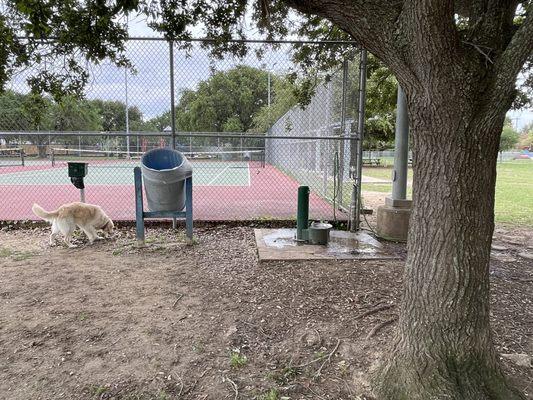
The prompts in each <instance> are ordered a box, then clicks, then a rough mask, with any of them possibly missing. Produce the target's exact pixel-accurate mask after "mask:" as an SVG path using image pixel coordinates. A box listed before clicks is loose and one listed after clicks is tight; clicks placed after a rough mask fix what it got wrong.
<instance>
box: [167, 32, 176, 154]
mask: <svg viewBox="0 0 533 400" xmlns="http://www.w3.org/2000/svg"><path fill="white" fill-rule="evenodd" d="M168 45H169V53H170V116H171V129H172V143H171V147H172V149H173V150H176V109H175V107H174V101H175V99H174V42H173V41H172V40H170V41H169V42H168Z"/></svg>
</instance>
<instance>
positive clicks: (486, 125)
mask: <svg viewBox="0 0 533 400" xmlns="http://www.w3.org/2000/svg"><path fill="white" fill-rule="evenodd" d="M450 85H451V86H453V85H454V84H453V83H452V82H450ZM451 92H454V91H453V90H451ZM469 98H470V96H464V97H463V98H461V97H456V96H453V98H450V97H449V96H446V95H444V96H442V95H441V96H440V97H439V96H428V95H427V93H426V95H425V96H424V94H423V93H417V94H414V95H413V94H411V96H410V98H409V99H408V102H409V109H410V120H411V128H412V130H413V137H414V146H413V147H414V148H413V151H414V163H413V164H414V176H413V184H414V187H413V211H412V215H411V220H410V233H409V238H408V259H407V263H406V266H405V272H404V288H403V302H402V307H401V311H400V320H399V332H398V338H397V342H396V344H395V347H394V352H393V354H392V356H391V357H388V360H389V361H388V362H387V363H386V364H385V365H384V366H383V367H382V369H381V370H380V371H379V374H378V376H377V379H376V380H375V389H376V393H377V394H378V395H379V397H378V398H379V400H389V399H390V400H393V399H394V400H400V399H409V400H422V399H424V400H428V399H447V400H450V399H455V400H504V399H505V400H513V399H522V398H523V397H522V396H521V394H520V393H519V392H517V391H516V390H515V389H514V388H512V387H511V386H510V385H508V383H507V381H506V379H505V377H504V375H503V373H502V372H501V369H500V366H499V364H498V357H497V354H496V352H495V349H494V345H493V342H492V334H491V329H490V323H489V315H490V313H489V308H490V307H489V306H490V305H489V299H490V298H489V295H488V294H489V258H490V244H491V240H492V233H493V229H494V188H495V181H496V163H497V156H498V146H499V137H500V132H501V129H502V127H503V122H504V118H505V113H506V109H504V108H502V109H500V110H494V108H492V107H487V106H486V104H483V103H482V102H481V103H479V104H478V106H477V107H467V106H466V103H468V104H469V105H470V106H471V105H472V102H471V101H470V100H469Z"/></svg>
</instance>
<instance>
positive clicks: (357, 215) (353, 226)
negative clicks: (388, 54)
mask: <svg viewBox="0 0 533 400" xmlns="http://www.w3.org/2000/svg"><path fill="white" fill-rule="evenodd" d="M366 61H367V52H366V50H365V49H362V50H361V62H360V67H359V110H358V113H357V114H358V117H357V165H356V171H355V180H354V181H355V182H354V191H355V193H353V195H352V206H353V207H352V217H353V218H352V219H351V221H350V222H351V223H350V231H352V232H355V231H357V230H359V227H360V224H361V221H360V220H361V208H362V204H361V185H362V182H363V140H364V137H365V103H366Z"/></svg>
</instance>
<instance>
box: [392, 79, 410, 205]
mask: <svg viewBox="0 0 533 400" xmlns="http://www.w3.org/2000/svg"><path fill="white" fill-rule="evenodd" d="M396 108H397V111H396V132H395V137H394V143H395V149H394V173H393V178H392V199H393V200H405V199H406V198H407V197H406V195H407V163H408V158H409V118H408V116H407V99H406V97H405V93H404V91H403V89H402V88H401V86H400V85H398V100H397V104H396Z"/></svg>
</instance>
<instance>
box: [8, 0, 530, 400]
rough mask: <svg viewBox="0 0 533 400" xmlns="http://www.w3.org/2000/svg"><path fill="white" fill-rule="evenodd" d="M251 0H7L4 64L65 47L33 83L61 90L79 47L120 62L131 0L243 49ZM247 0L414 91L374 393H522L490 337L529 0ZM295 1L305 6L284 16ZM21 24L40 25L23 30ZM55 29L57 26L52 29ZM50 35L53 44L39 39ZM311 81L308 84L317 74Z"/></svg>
mask: <svg viewBox="0 0 533 400" xmlns="http://www.w3.org/2000/svg"><path fill="white" fill-rule="evenodd" d="M247 3H248V2H247V1H246V0H230V1H223V2H222V1H212V2H211V1H208V2H203V1H202V2H197V1H187V0H180V1H177V0H170V1H146V2H139V1H131V0H116V1H115V2H101V1H98V2H93V1H90V2H89V1H87V2H85V1H81V0H66V1H50V2H46V3H43V2H38V3H36V2H34V1H33V0H17V1H14V0H10V1H7V2H5V6H4V8H3V9H2V18H1V21H2V30H0V32H1V34H2V39H3V40H2V46H1V50H2V51H0V64H1V67H0V78H1V79H4V80H5V79H7V78H8V77H9V75H10V73H11V71H12V70H13V69H14V68H16V67H17V66H19V65H25V64H29V63H32V62H40V61H42V58H43V54H46V55H50V57H51V58H54V59H61V58H62V57H67V59H68V62H67V63H63V65H66V66H68V68H63V69H61V68H59V69H60V71H59V72H57V73H54V72H46V71H45V72H43V73H41V74H37V76H36V77H35V79H32V80H30V84H31V86H32V87H33V88H34V89H35V90H40V91H50V92H53V93H54V94H56V95H60V94H61V93H62V92H65V91H74V90H77V89H79V87H80V86H81V85H83V84H84V83H85V82H86V81H87V76H86V74H84V72H85V71H84V69H83V65H82V64H81V63H80V62H78V61H77V59H76V57H75V56H73V55H72V54H74V55H75V54H78V53H76V52H74V51H73V50H74V49H77V50H79V51H80V52H81V53H82V54H83V55H84V56H85V57H86V58H87V59H89V60H91V61H93V60H94V61H98V60H101V59H103V58H105V57H110V58H111V59H112V60H114V61H115V62H116V63H117V64H121V63H123V64H124V63H125V61H124V60H122V59H120V53H121V51H123V49H124V47H123V39H124V37H125V34H126V32H125V29H124V28H123V27H122V26H121V25H120V23H119V21H120V18H119V17H120V16H121V15H122V14H123V13H124V12H125V11H128V10H132V9H137V10H139V11H141V12H145V13H146V14H148V16H149V17H150V18H151V20H152V21H153V26H154V27H155V28H157V29H159V30H161V31H162V32H164V33H165V35H166V36H167V37H170V38H175V39H184V38H188V37H190V36H191V30H190V29H189V28H190V26H193V25H196V26H201V27H203V29H204V32H205V34H206V36H208V37H210V38H214V45H215V49H214V51H213V55H214V56H221V55H222V54H223V53H224V52H225V51H231V52H233V53H234V54H237V55H241V56H242V55H245V54H246V45H245V43H242V42H228V39H230V38H243V37H244V36H245V32H246V30H245V27H246V28H247V24H243V23H242V20H243V19H244V16H245V14H246V12H247V7H246V6H247ZM251 4H252V15H253V17H254V18H255V19H256V20H257V22H258V26H259V28H260V31H261V32H264V33H266V35H267V37H269V38H273V37H279V36H285V35H287V34H288V33H289V29H291V28H292V27H294V26H296V32H295V33H297V34H301V35H305V36H307V37H325V38H330V39H331V38H339V37H343V38H345V37H347V36H348V37H351V38H353V39H355V40H356V41H357V42H358V43H360V44H361V45H362V46H364V47H365V48H366V49H368V50H369V51H370V52H372V53H373V54H374V55H375V56H376V57H377V58H378V59H379V60H380V61H382V62H383V63H384V64H385V65H386V66H387V67H388V68H390V70H391V71H392V72H393V73H394V75H395V76H396V78H397V79H398V81H399V83H400V85H401V86H402V88H403V89H404V91H405V93H406V96H407V103H408V112H409V118H410V129H411V132H412V137H413V154H414V172H413V175H414V177H413V210H412V214H411V221H410V234H409V239H408V257H407V261H406V266H405V274H404V289H403V300H402V305H401V307H400V318H399V323H398V336H397V341H396V343H395V345H394V349H393V351H392V353H391V354H390V355H389V356H388V357H387V360H386V361H385V362H384V364H383V366H382V368H381V370H380V373H379V374H378V378H377V379H376V381H375V391H376V393H377V394H378V395H379V396H380V398H381V399H382V400H388V399H410V400H419V399H441V398H442V399H444V398H446V399H465V400H481V399H483V400H486V399H490V400H500V399H501V400H503V399H505V400H514V399H519V398H523V396H522V395H521V394H520V393H518V392H517V391H516V390H515V389H514V388H513V387H512V386H510V385H509V384H508V382H507V380H506V379H505V377H504V375H503V373H502V370H501V368H500V366H499V363H498V357H497V354H496V352H495V349H494V346H493V339H492V333H491V329H490V324H489V316H490V307H489V258H490V244H491V238H492V233H493V230H494V188H495V181H496V160H497V155H498V149H499V142H500V135H501V132H502V128H503V124H504V120H505V114H506V112H507V110H508V109H509V108H510V107H511V105H512V103H513V101H515V100H516V98H517V90H516V87H515V83H516V79H517V75H518V74H519V73H520V71H521V70H523V69H524V67H526V68H528V67H529V66H530V64H528V62H531V56H532V52H533V40H531V38H532V37H533V15H532V13H533V11H532V7H533V5H532V3H531V1H530V0H516V1H513V0H504V1H494V0H474V1H464V0H458V1H452V0H400V1H397V2H390V1H386V0H373V1H358V0H355V1H354V0H350V1H348V0H333V1H327V2H324V1H320V0H309V1H301V0H260V1H254V2H251ZM291 9H293V10H296V11H297V12H299V13H300V14H297V15H295V18H292V22H293V23H292V24H285V23H284V21H285V19H286V18H287V17H288V16H289V11H290V10H291ZM7 16H9V18H7ZM15 32H16V33H17V34H19V33H27V34H30V35H32V38H31V39H29V41H28V42H26V41H22V40H19V39H17V38H16V35H15ZM50 36H55V37H58V40H57V41H56V42H53V41H42V39H43V38H47V37H50ZM41 43H44V44H43V46H44V45H46V46H48V47H51V50H52V51H47V52H44V53H43V52H39V51H35V49H38V48H39V46H41ZM309 48H310V47H307V48H305V47H304V48H302V49H301V52H300V53H299V55H300V56H301V57H300V58H299V59H298V61H300V64H301V65H302V68H303V69H304V70H307V71H311V72H312V70H313V69H318V70H320V69H328V68H332V67H333V66H334V65H335V64H338V61H339V60H342V59H343V58H344V56H346V54H345V53H344V54H340V56H339V53H342V50H339V49H335V48H334V47H331V48H329V50H328V49H325V48H324V46H320V45H315V46H312V49H311V50H309ZM62 61H63V60H62ZM39 65H45V64H44V63H40V64H39ZM46 65H50V64H46ZM65 70H66V72H65ZM312 79H313V76H311V81H312ZM526 82H529V78H528V79H526ZM302 88H304V89H306V88H309V89H310V91H312V89H313V85H312V84H310V85H303V86H302ZM245 115H250V114H245ZM232 116H235V115H230V116H229V117H232ZM226 120H227V119H226ZM243 127H244V125H243ZM221 128H222V125H219V126H217V129H221Z"/></svg>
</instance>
